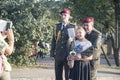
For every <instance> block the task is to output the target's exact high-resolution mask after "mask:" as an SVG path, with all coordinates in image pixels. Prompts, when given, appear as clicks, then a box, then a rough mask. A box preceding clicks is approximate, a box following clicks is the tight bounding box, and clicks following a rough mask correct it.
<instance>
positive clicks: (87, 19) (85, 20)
mask: <svg viewBox="0 0 120 80" xmlns="http://www.w3.org/2000/svg"><path fill="white" fill-rule="evenodd" d="M89 22H94V18H93V17H88V18H85V19H83V21H82V23H89Z"/></svg>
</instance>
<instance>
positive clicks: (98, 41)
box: [93, 33, 102, 49]
mask: <svg viewBox="0 0 120 80" xmlns="http://www.w3.org/2000/svg"><path fill="white" fill-rule="evenodd" d="M101 40H102V34H101V33H99V34H97V35H96V39H95V41H94V43H93V46H94V48H95V49H100V47H101V44H102V43H101Z"/></svg>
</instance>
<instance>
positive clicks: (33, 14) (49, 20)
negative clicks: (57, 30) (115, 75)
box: [0, 0, 59, 66]
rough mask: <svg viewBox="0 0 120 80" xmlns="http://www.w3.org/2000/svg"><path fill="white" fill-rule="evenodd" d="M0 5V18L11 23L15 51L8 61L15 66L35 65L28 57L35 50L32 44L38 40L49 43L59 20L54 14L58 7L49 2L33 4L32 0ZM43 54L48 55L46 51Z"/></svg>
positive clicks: (12, 1)
mask: <svg viewBox="0 0 120 80" xmlns="http://www.w3.org/2000/svg"><path fill="white" fill-rule="evenodd" d="M0 4H1V7H0V18H1V19H5V20H11V21H12V22H13V29H14V35H15V50H14V53H13V54H12V55H11V56H10V60H9V61H10V62H11V63H12V64H14V65H16V66H24V65H28V64H29V65H30V64H34V63H36V59H35V58H33V59H29V58H28V56H29V55H30V54H31V52H33V51H34V50H35V48H34V47H33V44H34V43H35V42H37V41H38V40H40V39H43V40H44V41H45V42H47V43H51V37H52V34H51V33H52V31H53V27H54V25H55V23H56V22H57V21H58V19H59V18H58V17H56V16H58V14H55V13H56V11H57V12H59V11H58V10H57V9H58V8H59V6H58V5H56V3H55V2H51V1H50V2H45V1H41V2H37V3H35V2H34V0H18V1H17V0H3V1H0ZM54 5H55V6H58V7H54ZM38 50H40V49H39V48H38ZM43 52H45V53H46V54H49V51H47V50H46V49H44V50H43Z"/></svg>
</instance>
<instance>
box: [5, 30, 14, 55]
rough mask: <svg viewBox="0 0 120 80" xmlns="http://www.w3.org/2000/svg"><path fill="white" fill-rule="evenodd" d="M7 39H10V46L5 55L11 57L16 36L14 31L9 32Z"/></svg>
mask: <svg viewBox="0 0 120 80" xmlns="http://www.w3.org/2000/svg"><path fill="white" fill-rule="evenodd" d="M7 38H8V46H7V47H6V49H5V53H6V54H9V55H10V54H11V53H12V52H13V48H14V34H13V30H12V29H9V30H8V31H7Z"/></svg>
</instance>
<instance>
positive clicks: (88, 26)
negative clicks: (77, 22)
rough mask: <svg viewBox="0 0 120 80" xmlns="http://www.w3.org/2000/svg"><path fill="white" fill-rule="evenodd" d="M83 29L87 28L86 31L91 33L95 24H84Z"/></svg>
mask: <svg viewBox="0 0 120 80" xmlns="http://www.w3.org/2000/svg"><path fill="white" fill-rule="evenodd" d="M83 27H84V28H85V31H86V32H87V33H89V32H91V31H92V30H93V22H89V23H84V24H83Z"/></svg>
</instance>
